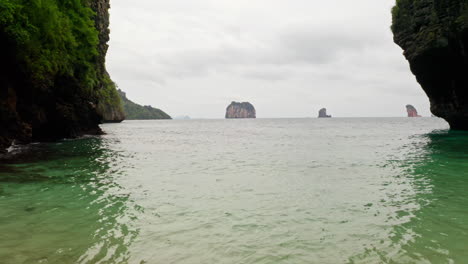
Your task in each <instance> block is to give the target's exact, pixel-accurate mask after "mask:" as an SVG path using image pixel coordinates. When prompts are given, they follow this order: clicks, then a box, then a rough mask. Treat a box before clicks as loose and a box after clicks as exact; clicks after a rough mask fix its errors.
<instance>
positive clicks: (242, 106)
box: [226, 102, 257, 118]
mask: <svg viewBox="0 0 468 264" xmlns="http://www.w3.org/2000/svg"><path fill="white" fill-rule="evenodd" d="M256 117H257V114H256V112H255V108H254V106H253V105H252V104H251V103H248V102H244V103H238V102H232V103H231V104H230V105H229V106H228V107H227V109H226V118H256Z"/></svg>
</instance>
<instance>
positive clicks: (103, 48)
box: [0, 0, 123, 149]
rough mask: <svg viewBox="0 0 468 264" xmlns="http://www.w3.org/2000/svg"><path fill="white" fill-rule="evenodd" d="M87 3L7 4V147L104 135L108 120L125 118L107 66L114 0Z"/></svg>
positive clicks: (0, 132)
mask: <svg viewBox="0 0 468 264" xmlns="http://www.w3.org/2000/svg"><path fill="white" fill-rule="evenodd" d="M86 2H88V1H72V2H70V3H69V4H62V3H61V1H42V2H37V1H32V2H31V1H29V0H3V1H2V4H1V5H2V6H1V8H0V17H1V19H0V57H1V58H2V59H1V60H0V149H4V148H5V147H7V146H9V145H10V144H11V143H12V142H13V141H16V142H18V143H27V142H31V141H49V140H56V139H60V138H64V137H76V136H80V135H83V134H99V133H101V130H100V128H99V124H100V123H101V122H102V121H103V120H121V119H123V111H122V106H121V102H120V99H119V96H118V94H117V91H116V89H115V85H114V83H113V82H112V80H111V79H110V77H109V75H108V73H107V71H106V68H105V55H106V52H107V41H108V40H109V30H108V25H109V14H108V9H109V0H94V1H89V2H90V5H89V6H87V5H85V4H83V3H86ZM45 36H46V37H45Z"/></svg>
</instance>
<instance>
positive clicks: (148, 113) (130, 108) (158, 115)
mask: <svg viewBox="0 0 468 264" xmlns="http://www.w3.org/2000/svg"><path fill="white" fill-rule="evenodd" d="M118 92H119V95H120V97H121V99H122V102H123V108H124V112H125V117H126V118H125V119H127V120H146V119H172V118H171V117H170V116H169V115H168V114H166V113H165V112H163V111H162V110H160V109H157V108H153V107H151V106H149V105H145V106H142V105H139V104H136V103H134V102H132V101H130V100H128V98H127V96H126V94H125V93H124V92H123V91H121V90H118Z"/></svg>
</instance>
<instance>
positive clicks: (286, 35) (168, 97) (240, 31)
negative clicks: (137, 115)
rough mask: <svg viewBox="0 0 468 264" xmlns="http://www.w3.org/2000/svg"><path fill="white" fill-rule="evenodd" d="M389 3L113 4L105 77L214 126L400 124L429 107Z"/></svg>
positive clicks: (145, 100) (121, 0) (147, 0)
mask: <svg viewBox="0 0 468 264" xmlns="http://www.w3.org/2000/svg"><path fill="white" fill-rule="evenodd" d="M393 3H394V0H384V1H375V0H360V1H347V0H328V1H312V0H289V1H285V0H249V1H247V0H236V1H233V0H197V1H195V0H171V1H167V0H139V1H131V2H130V1H125V0H113V1H112V9H111V32H112V33H111V42H110V49H109V53H108V57H107V62H108V63H107V66H108V70H109V72H110V73H111V76H112V78H113V79H114V80H115V81H116V82H117V83H118V84H119V87H120V88H121V89H123V90H124V91H126V92H127V94H128V96H129V97H130V98H131V99H132V100H134V101H136V102H138V103H141V104H150V105H153V106H156V107H159V108H161V109H163V110H165V111H167V112H168V113H169V114H172V115H182V114H183V115H190V116H192V117H206V118H222V117H223V116H224V110H225V108H226V106H227V105H228V104H229V103H230V102H231V101H233V100H240V101H251V102H252V103H253V104H254V105H255V107H256V108H257V112H258V116H259V117H304V116H315V115H316V114H317V111H318V109H320V108H321V107H327V108H328V109H329V112H330V113H332V114H333V115H334V116H404V115H405V111H406V110H405V105H406V104H408V103H411V104H413V105H415V106H416V108H418V110H419V111H420V112H421V113H422V114H423V115H429V114H430V113H429V102H428V99H427V97H426V96H425V94H424V92H423V91H422V89H421V88H420V87H419V85H418V84H417V83H416V81H415V79H414V77H413V76H412V74H411V73H410V72H409V67H408V65H407V62H406V61H405V59H404V57H403V56H402V54H401V53H402V52H401V50H400V48H399V47H397V46H396V45H395V44H393V42H392V34H391V32H390V24H391V16H390V8H391V6H392V5H393Z"/></svg>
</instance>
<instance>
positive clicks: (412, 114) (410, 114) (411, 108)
mask: <svg viewBox="0 0 468 264" xmlns="http://www.w3.org/2000/svg"><path fill="white" fill-rule="evenodd" d="M406 112H408V117H421V116H420V115H418V111H417V110H416V108H415V107H414V106H412V105H410V104H409V105H406Z"/></svg>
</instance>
